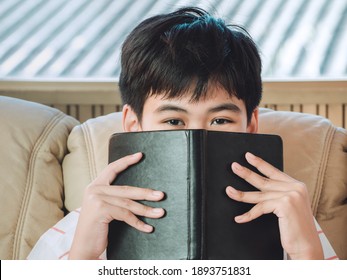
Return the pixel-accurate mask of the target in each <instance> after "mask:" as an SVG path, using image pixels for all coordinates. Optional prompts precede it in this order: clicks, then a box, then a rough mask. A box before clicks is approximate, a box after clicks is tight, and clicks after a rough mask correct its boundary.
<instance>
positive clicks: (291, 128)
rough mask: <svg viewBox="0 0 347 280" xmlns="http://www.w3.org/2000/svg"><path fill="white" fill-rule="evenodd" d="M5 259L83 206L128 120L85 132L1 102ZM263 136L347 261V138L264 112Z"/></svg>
mask: <svg viewBox="0 0 347 280" xmlns="http://www.w3.org/2000/svg"><path fill="white" fill-rule="evenodd" d="M0 131H1V138H0V139H1V148H0V151H1V152H0V155H1V156H0V174H1V182H0V191H1V201H0V213H1V217H0V225H1V228H0V258H1V259H25V258H26V257H27V255H28V253H29V252H30V250H31V248H32V247H33V246H34V244H35V242H36V241H37V240H38V238H39V237H40V235H41V234H42V233H43V232H44V231H46V230H47V229H48V228H49V227H51V226H52V225H54V224H55V223H56V222H57V221H58V220H59V219H61V218H62V217H63V216H64V214H66V213H67V212H68V211H71V210H73V209H75V208H77V207H79V206H80V204H81V198H82V192H83V190H84V188H85V187H86V186H87V185H88V184H89V182H90V181H91V180H92V179H93V178H95V177H96V176H97V174H98V173H99V172H100V171H101V170H102V169H103V168H104V166H106V164H107V146H108V139H109V136H110V135H111V134H112V133H114V132H116V131H121V114H120V113H112V114H109V115H106V116H102V117H98V118H95V119H90V120H88V121H86V122H85V123H83V124H79V122H78V121H77V120H75V119H73V118H72V117H69V116H67V115H65V114H64V113H62V112H60V111H58V110H56V109H53V108H50V107H47V106H44V105H41V104H37V103H32V102H28V101H23V100H19V99H13V98H9V97H3V96H0ZM260 132H262V133H274V134H279V135H281V136H282V139H283V142H284V160H285V162H284V165H285V171H286V172H287V173H288V174H289V175H291V176H293V177H295V178H297V179H298V180H301V181H304V182H305V183H306V184H307V186H308V189H309V193H310V197H311V201H312V210H313V213H314V215H315V217H316V218H317V220H318V222H319V223H320V225H321V227H322V228H323V230H324V232H325V233H326V235H327V236H328V239H329V240H330V241H331V243H332V245H333V247H334V249H335V251H336V252H337V254H338V256H339V257H340V258H341V259H347V131H346V130H344V129H342V128H337V127H334V126H333V125H332V124H331V123H330V122H329V121H328V120H327V119H324V118H321V117H319V116H314V115H308V114H300V113H292V112H276V111H271V110H266V109H261V113H260Z"/></svg>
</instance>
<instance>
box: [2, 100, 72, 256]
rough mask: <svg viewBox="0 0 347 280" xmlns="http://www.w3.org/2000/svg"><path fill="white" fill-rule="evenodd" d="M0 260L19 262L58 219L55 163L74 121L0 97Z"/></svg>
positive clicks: (58, 163) (60, 181)
mask: <svg viewBox="0 0 347 280" xmlns="http://www.w3.org/2000/svg"><path fill="white" fill-rule="evenodd" d="M0 119H1V122H0V131H1V138H0V141H1V142H0V143H1V157H0V173H1V176H0V177H1V183H0V191H1V197H2V198H1V203H0V213H2V215H1V217H0V224H1V229H0V258H1V259H25V258H26V257H27V255H28V254H29V252H30V250H31V249H32V247H33V246H34V245H35V243H36V241H37V240H38V239H39V237H40V236H41V234H43V233H44V232H45V231H46V230H47V229H48V228H50V227H51V226H52V225H54V224H55V223H56V222H57V221H59V220H60V219H61V218H62V217H63V216H64V209H63V177H62V169H61V162H62V160H63V158H64V156H65V154H66V152H67V148H66V143H67V138H68V135H69V133H70V131H71V129H72V127H73V126H75V125H77V124H78V121H77V120H75V119H73V118H72V117H69V116H67V115H65V114H64V113H62V112H60V111H58V110H56V109H53V108H51V107H47V106H44V105H40V104H37V103H33V102H28V101H24V100H19V99H14V98H9V97H4V96H0Z"/></svg>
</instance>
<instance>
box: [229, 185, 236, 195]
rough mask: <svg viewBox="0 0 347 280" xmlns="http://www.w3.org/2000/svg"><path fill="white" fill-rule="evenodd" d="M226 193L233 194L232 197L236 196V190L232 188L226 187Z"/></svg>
mask: <svg viewBox="0 0 347 280" xmlns="http://www.w3.org/2000/svg"><path fill="white" fill-rule="evenodd" d="M227 191H228V193H230V194H233V195H236V194H237V190H235V189H234V188H233V187H231V186H228V187H227Z"/></svg>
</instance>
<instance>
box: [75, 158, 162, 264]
mask: <svg viewBox="0 0 347 280" xmlns="http://www.w3.org/2000/svg"><path fill="white" fill-rule="evenodd" d="M141 157H142V153H136V154H134V155H130V156H126V157H124V158H121V159H119V160H117V161H115V162H112V163H110V164H109V165H108V166H107V167H106V168H105V169H104V170H103V171H102V173H101V174H100V175H99V176H98V177H97V178H96V179H95V180H94V181H93V182H92V183H91V184H90V185H89V186H88V187H87V189H86V190H85V194H84V198H83V202H82V209H81V213H80V217H79V220H78V224H77V228H76V232H75V236H74V240H73V243H72V247H71V250H70V253H69V258H70V259H97V258H99V256H100V255H101V254H102V253H103V252H104V250H105V249H106V246H107V235H108V224H109V223H110V222H111V221H112V220H118V221H124V222H125V223H127V224H129V225H130V226H132V227H134V228H136V229H138V230H140V231H143V232H147V233H148V232H151V231H152V230H153V227H152V226H150V225H148V224H145V223H144V222H143V221H141V220H140V219H138V218H137V217H136V215H139V216H143V217H148V218H160V217H162V216H163V215H164V210H163V209H161V208H151V207H149V206H145V205H143V204H141V203H138V202H136V201H135V200H149V201H159V200H161V199H162V198H163V197H164V193H162V192H160V191H154V190H151V189H145V188H138V187H131V186H112V185H110V184H111V183H112V182H113V180H114V179H115V178H116V176H117V175H118V174H119V173H120V172H122V171H124V170H125V169H127V168H128V167H129V166H130V165H133V164H135V163H137V162H139V161H140V159H141Z"/></svg>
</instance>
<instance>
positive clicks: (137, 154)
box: [131, 152, 142, 157]
mask: <svg viewBox="0 0 347 280" xmlns="http://www.w3.org/2000/svg"><path fill="white" fill-rule="evenodd" d="M140 154H142V153H141V152H138V153H135V154H132V155H131V156H132V157H137V156H139V155H140Z"/></svg>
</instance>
